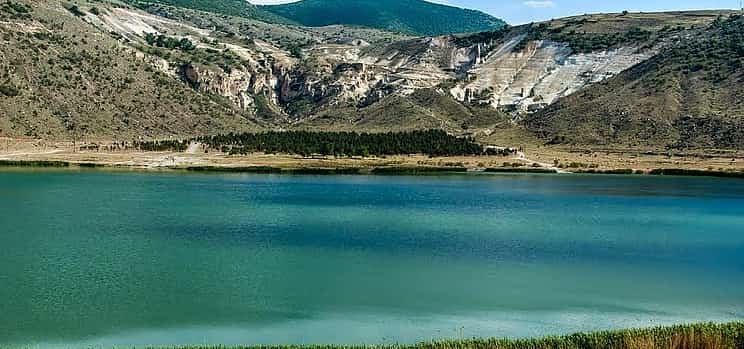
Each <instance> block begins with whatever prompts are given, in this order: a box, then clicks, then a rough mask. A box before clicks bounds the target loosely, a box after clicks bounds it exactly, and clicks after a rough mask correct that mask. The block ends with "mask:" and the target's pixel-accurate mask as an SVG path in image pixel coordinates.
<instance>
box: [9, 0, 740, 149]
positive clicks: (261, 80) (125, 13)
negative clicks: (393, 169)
mask: <svg viewBox="0 0 744 349" xmlns="http://www.w3.org/2000/svg"><path fill="white" fill-rule="evenodd" d="M161 2H162V1H161ZM128 3H132V1H128ZM8 4H17V5H18V6H26V7H28V8H29V9H30V14H19V12H18V11H16V10H14V9H13V6H10V5H8V6H10V7H8V8H7V9H5V8H3V11H2V12H0V13H2V16H3V18H2V19H1V20H2V22H0V24H1V25H0V28H2V30H3V35H4V37H5V39H4V41H3V43H2V46H0V53H1V54H2V55H3V57H4V58H6V57H7V58H8V59H7V60H4V61H5V62H11V64H5V65H4V66H3V69H4V70H3V71H7V73H6V74H5V78H4V80H0V82H2V86H0V87H2V88H0V100H2V101H3V103H2V106H0V111H1V112H2V116H0V130H1V131H0V135H11V136H18V135H29V136H38V137H59V135H66V136H65V137H67V136H69V135H70V134H73V133H81V134H83V135H90V136H105V137H109V138H111V137H129V136H130V135H138V136H144V137H154V136H162V135H180V134H186V133H188V134H194V133H202V134H204V133H214V132H218V131H224V130H246V129H258V128H279V129H286V128H312V129H344V130H375V131H378V130H399V129H420V128H443V129H446V130H448V131H450V132H454V133H460V134H472V135H476V136H478V137H485V138H487V139H489V140H490V141H493V142H497V143H498V142H505V140H504V139H500V138H499V137H500V136H499V135H502V134H504V133H505V132H504V130H512V129H513V130H517V131H518V132H516V133H515V134H521V135H523V134H528V133H527V132H524V129H525V128H526V129H527V131H530V132H532V134H534V135H537V136H539V137H541V138H542V139H543V141H542V142H549V141H552V142H564V141H565V142H570V143H581V144H623V145H641V146H643V145H648V146H654V147H665V146H674V147H679V146H681V144H682V143H685V142H688V143H689V144H691V145H692V146H705V147H708V146H728V147H741V146H742V145H741V144H739V143H737V142H728V141H720V140H718V139H721V138H722V137H723V138H726V137H729V138H731V137H736V135H735V134H732V133H731V132H729V131H726V132H728V133H726V132H724V134H727V135H728V136H720V137H719V136H711V133H715V132H719V131H720V130H721V129H722V128H726V129H731V127H733V126H735V125H737V124H736V122H734V123H731V122H730V121H731V120H732V119H731V117H732V116H731V115H734V114H736V113H738V109H736V112H733V113H729V114H731V115H729V114H726V115H723V114H721V113H722V112H721V111H722V110H723V109H724V107H725V106H727V103H729V100H731V99H734V98H738V92H737V91H738V90H737V89H736V88H733V89H731V92H730V93H728V94H727V93H723V92H721V89H723V88H724V87H728V86H730V85H733V84H734V81H736V80H730V81H728V82H726V83H713V84H697V83H696V84H692V83H690V84H687V85H684V86H687V87H684V88H681V89H680V90H679V91H680V92H679V93H677V94H676V95H673V94H671V92H665V93H667V94H668V95H664V97H663V98H662V97H658V98H645V97H647V96H648V95H649V91H648V90H644V89H639V88H634V87H633V86H647V85H649V84H651V83H652V82H653V81H657V80H659V79H662V78H664V79H666V78H667V77H670V76H672V75H671V72H668V71H667V70H665V69H662V67H664V66H665V64H667V63H666V62H668V61H669V60H670V59H677V60H679V58H678V57H687V56H684V55H685V54H687V55H688V56H689V55H692V52H687V51H685V52H687V53H685V52H678V51H670V50H674V49H675V48H676V47H678V45H679V43H680V42H684V41H686V40H688V39H690V38H694V39H695V40H697V41H699V42H707V40H709V39H710V38H711V33H713V32H716V30H717V32H720V31H721V30H722V29H721V28H718V29H711V25H720V23H719V22H716V23H719V24H711V23H713V22H714V21H716V18H717V17H718V16H719V15H721V14H723V15H725V16H728V15H730V13H721V12H691V13H664V14H614V15H594V16H582V17H575V18H566V19H560V20H555V21H551V22H547V23H540V24H534V25H527V26H520V27H513V28H504V29H498V30H494V31H487V32H481V33H474V34H458V35H445V36H433V37H410V36H406V35H400V34H393V33H389V32H384V31H379V30H373V29H363V28H349V27H344V26H330V27H322V28H306V27H301V26H296V25H276V24H271V23H267V22H265V21H260V20H255V19H249V18H244V17H242V16H228V15H224V14H215V13H210V12H200V11H195V10H192V9H185V8H181V7H171V6H167V5H162V4H152V3H148V4H142V3H138V4H136V6H130V5H128V4H122V3H118V2H100V1H96V2H78V3H77V5H73V4H72V3H67V2H61V1H59V0H42V1H30V0H17V1H16V2H12V3H8ZM72 6H75V7H74V10H73V7H72ZM6 7H7V6H6ZM24 8H25V7H24ZM21 12H23V10H21ZM28 16H30V17H28ZM722 18H727V17H722ZM722 20H723V19H721V20H719V21H722ZM49 38H54V39H52V40H50V39H49ZM19 49H20V51H19ZM42 49H43V50H47V51H49V50H51V51H56V52H59V53H64V55H61V56H60V57H62V59H61V60H57V59H55V58H54V57H52V55H46V56H44V55H42V56H40V57H43V58H38V59H35V60H36V61H32V60H34V58H33V57H34V54H35V53H36V52H40V51H42ZM721 49H722V50H723V49H724V48H721ZM728 50H729V51H730V50H731V49H730V48H729V49H728ZM670 52H671V53H670ZM727 52H728V51H727ZM19 53H20V54H19ZM729 53H730V52H729ZM68 56H69V58H70V59H67V58H64V57H68ZM665 57H666V58H665ZM669 57H672V58H669ZM675 57H677V58H675ZM689 57H690V58H689V59H693V60H697V59H700V57H697V56H694V55H693V56H689ZM639 69H640V71H643V72H644V73H643V74H639V73H638V71H639ZM711 69H712V68H711ZM732 69H733V70H732V72H733V73H740V71H741V68H738V67H735V68H732ZM698 70H701V69H698ZM702 70H705V71H708V70H709V69H708V68H705V69H702ZM650 72H653V75H652V74H651V73H650ZM639 76H645V77H642V78H639ZM736 76H737V75H736V74H733V75H730V76H729V78H730V79H736ZM49 79H51V81H52V83H53V84H54V87H53V88H48V87H46V85H45V84H47V85H48V83H49V81H48V80H49ZM638 79H641V80H643V81H642V82H639V81H638ZM668 80H669V81H672V80H673V79H671V78H670V79H668ZM688 80H689V79H688ZM649 81H650V82H649ZM674 81H678V80H674ZM81 82H83V83H82V85H81ZM6 86H7V88H6ZM80 86H85V88H80ZM696 89H705V90H712V91H714V92H711V93H706V94H704V95H703V94H701V93H696V92H694V91H696ZM99 90H100V91H99ZM3 91H5V92H3ZM626 91H636V92H634V93H629V92H628V93H626ZM664 91H676V90H674V89H669V90H664ZM616 96H619V97H620V98H617V99H613V97H616ZM708 96H715V99H713V100H712V101H708V100H706V98H707V97H708ZM683 97H684V98H683ZM660 100H670V101H671V100H677V101H683V100H690V101H705V102H706V103H708V104H710V105H715V107H711V108H708V109H706V110H713V111H716V112H717V113H718V114H715V115H717V116H716V119H715V120H714V121H711V122H705V123H703V124H700V120H698V119H695V120H688V121H684V120H683V119H680V118H679V116H680V115H683V114H681V113H683V111H684V112H685V113H688V114H690V113H691V112H690V111H691V110H693V109H694V108H693V107H692V104H691V102H689V103H687V102H684V103H683V102H677V104H676V106H675V107H674V108H672V107H670V108H669V109H668V110H667V114H664V115H666V116H664V118H665V119H666V120H677V121H673V122H672V121H670V122H669V123H668V124H669V125H671V126H670V127H671V128H673V129H674V130H678V129H679V128H680V127H681V126H679V125H683V124H684V125H687V126H685V127H686V129H687V130H688V131H685V132H687V133H686V134H689V136H686V138H685V137H682V136H669V137H667V136H664V137H661V136H659V135H658V134H649V133H647V132H646V133H644V132H641V131H639V129H638V128H632V127H631V128H629V129H628V130H629V131H628V132H626V133H622V132H619V133H618V132H617V131H615V130H617V129H620V128H621V127H620V125H621V124H623V120H625V119H622V118H620V119H617V120H613V121H611V122H609V124H611V125H612V126H607V125H608V124H607V121H606V119H605V116H606V115H608V113H611V114H612V115H627V113H626V109H628V108H625V109H622V108H620V107H619V106H622V105H628V104H630V105H632V108H630V109H633V110H634V113H636V114H635V115H636V116H634V118H639V117H641V116H643V115H644V113H651V114H653V117H654V118H655V120H657V119H659V118H657V117H656V116H655V115H656V114H655V110H656V109H654V108H655V107H656V106H658V105H660V104H659V103H660V102H659V101H660ZM739 100H741V99H740V98H739ZM6 101H7V103H6ZM670 103H671V102H670ZM701 103H702V102H701ZM612 105H615V106H618V107H613V108H614V109H608V108H609V107H608V106H612ZM670 105H673V103H672V104H670ZM683 105H686V106H684V107H683ZM701 105H704V104H701ZM734 105H737V104H736V103H734ZM98 108H100V110H101V111H100V112H99V111H97V109H98ZM621 109H622V110H621ZM624 113H625V114H624ZM675 113H676V114H675ZM736 115H740V114H736ZM71 120H72V121H71ZM685 120H686V119H685ZM711 120H713V119H711ZM631 123H632V122H631ZM78 125H85V127H81V126H78ZM690 125H695V126H694V127H693V126H690ZM732 125H733V126H732ZM606 127H610V129H611V130H612V131H611V132H610V131H603V130H604V128H606ZM657 128H658V127H657ZM690 130H693V131H694V132H693V131H690ZM506 133H510V132H506ZM668 133H669V134H679V132H678V131H673V132H672V131H669V132H668ZM608 134H612V135H613V136H611V137H608V136H607V135H608ZM494 137H495V138H494ZM649 137H650V138H649ZM511 141H512V140H510V142H511ZM530 141H532V140H530Z"/></svg>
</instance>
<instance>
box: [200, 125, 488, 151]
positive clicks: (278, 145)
mask: <svg viewBox="0 0 744 349" xmlns="http://www.w3.org/2000/svg"><path fill="white" fill-rule="evenodd" d="M195 141H198V142H201V143H204V144H207V145H209V146H210V147H211V148H216V149H221V150H222V151H223V152H227V153H231V154H249V153H255V152H264V153H285V154H299V155H303V156H309V155H313V154H318V155H335V156H369V155H401V154H426V155H431V156H457V155H484V154H486V153H491V154H496V153H499V151H498V150H488V151H486V150H484V148H483V146H481V145H480V144H478V143H475V142H474V141H472V140H471V139H469V138H462V137H455V136H452V135H449V134H447V133H446V132H444V131H441V130H427V131H411V132H388V133H356V132H310V131H287V132H276V131H269V132H262V133H240V134H234V133H230V134H226V135H218V136H208V137H200V138H197V139H195Z"/></svg>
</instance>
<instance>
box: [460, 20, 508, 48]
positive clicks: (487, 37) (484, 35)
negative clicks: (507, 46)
mask: <svg viewBox="0 0 744 349" xmlns="http://www.w3.org/2000/svg"><path fill="white" fill-rule="evenodd" d="M508 32H509V26H508V25H505V26H504V27H503V28H501V29H496V30H491V31H484V32H479V33H475V34H470V35H466V36H459V37H456V38H455V39H454V40H453V42H454V43H455V45H457V47H470V46H473V45H475V44H479V43H493V42H498V41H500V40H502V39H503V38H504V36H505V35H506V33H508Z"/></svg>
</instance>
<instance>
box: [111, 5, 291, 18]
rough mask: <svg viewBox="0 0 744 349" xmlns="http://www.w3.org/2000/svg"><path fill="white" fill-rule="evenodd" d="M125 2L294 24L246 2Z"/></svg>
mask: <svg viewBox="0 0 744 349" xmlns="http://www.w3.org/2000/svg"><path fill="white" fill-rule="evenodd" d="M123 1H124V2H126V3H128V4H131V5H134V6H137V7H146V6H149V5H153V4H156V5H168V6H175V7H182V8H188V9H192V10H200V11H207V12H213V13H217V14H222V15H229V16H238V17H243V18H249V19H255V20H259V21H264V22H268V23H276V24H293V23H292V21H290V20H288V19H286V18H283V17H281V16H277V15H275V14H273V13H271V12H268V11H264V10H263V9H261V8H259V7H258V6H255V5H253V4H251V3H249V2H248V1H246V0H123Z"/></svg>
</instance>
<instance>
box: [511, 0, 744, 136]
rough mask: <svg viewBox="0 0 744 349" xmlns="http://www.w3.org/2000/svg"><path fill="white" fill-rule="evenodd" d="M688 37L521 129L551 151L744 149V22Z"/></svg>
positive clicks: (715, 23)
mask: <svg viewBox="0 0 744 349" xmlns="http://www.w3.org/2000/svg"><path fill="white" fill-rule="evenodd" d="M685 35H686V36H685V38H684V39H678V40H674V39H669V40H668V44H667V46H666V47H664V48H663V49H662V50H661V52H659V53H658V54H657V55H656V56H654V57H652V58H650V59H648V60H646V61H644V62H642V63H640V64H638V65H635V66H633V67H632V68H630V69H628V70H626V71H624V72H622V73H620V74H619V75H617V76H615V77H613V78H611V79H608V80H606V81H603V82H601V83H598V84H594V85H592V86H590V87H589V88H587V89H585V90H583V91H580V92H578V93H575V94H573V95H571V96H568V97H566V98H561V99H560V100H558V101H557V102H556V103H554V104H553V105H551V106H549V107H547V108H545V109H543V110H541V111H540V112H538V113H535V114H532V115H529V116H527V117H526V118H525V119H523V121H522V123H523V125H525V126H526V127H527V128H528V129H529V130H531V131H533V132H534V133H535V134H536V135H537V136H538V137H540V138H542V139H544V140H550V141H549V144H594V145H600V144H601V145H607V144H627V145H631V146H643V147H650V148H655V149H744V99H742V98H741V96H742V94H744V84H742V83H741V81H742V74H743V72H744V17H742V16H741V15H731V16H728V17H718V19H715V20H711V23H710V24H709V25H708V26H707V27H706V28H701V29H698V30H692V31H688V32H687V33H686V34H685Z"/></svg>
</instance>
